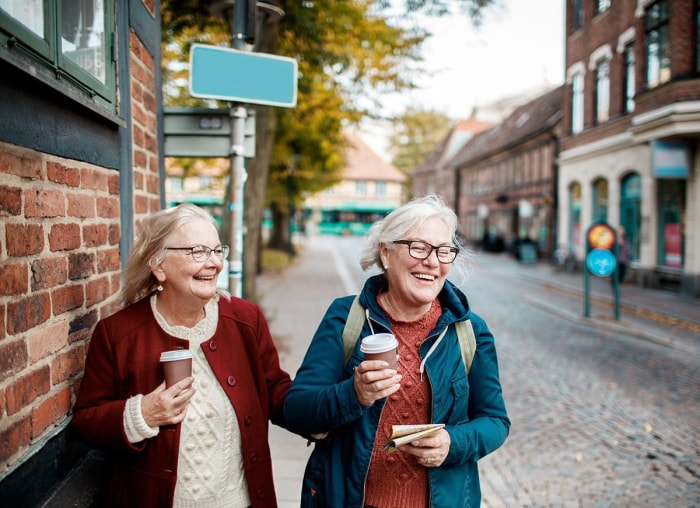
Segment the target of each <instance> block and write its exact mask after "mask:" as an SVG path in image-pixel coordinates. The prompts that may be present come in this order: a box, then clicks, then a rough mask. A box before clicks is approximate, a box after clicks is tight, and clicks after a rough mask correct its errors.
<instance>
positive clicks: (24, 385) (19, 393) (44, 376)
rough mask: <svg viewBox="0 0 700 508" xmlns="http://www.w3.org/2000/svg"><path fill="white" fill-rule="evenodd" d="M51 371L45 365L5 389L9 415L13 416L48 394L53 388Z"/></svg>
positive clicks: (19, 378) (17, 379)
mask: <svg viewBox="0 0 700 508" xmlns="http://www.w3.org/2000/svg"><path fill="white" fill-rule="evenodd" d="M50 375H51V372H50V369H49V366H48V365H44V366H43V367H40V368H38V369H36V370H34V371H32V372H30V373H29V374H27V375H25V376H21V377H18V378H16V379H15V380H14V381H13V382H11V383H10V384H9V385H8V386H7V388H6V389H5V399H6V401H7V414H8V416H11V415H13V414H15V413H17V412H18V411H20V410H21V409H23V408H25V407H27V406H29V405H31V404H32V402H34V401H35V400H36V399H37V398H39V397H40V396H42V395H43V394H45V393H48V391H49V388H50V387H51V380H50Z"/></svg>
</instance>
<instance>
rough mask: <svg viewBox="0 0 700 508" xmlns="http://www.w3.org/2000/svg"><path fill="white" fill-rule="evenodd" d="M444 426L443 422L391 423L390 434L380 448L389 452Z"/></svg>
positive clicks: (431, 433) (433, 432)
mask: <svg viewBox="0 0 700 508" xmlns="http://www.w3.org/2000/svg"><path fill="white" fill-rule="evenodd" d="M444 426H445V424H444V423H428V424H425V425H392V426H391V436H390V437H389V441H387V442H386V443H385V444H384V446H382V450H387V451H388V452H389V453H391V452H393V451H395V450H396V449H397V448H400V447H401V446H403V445H405V444H407V443H410V442H411V441H415V440H416V439H420V438H422V437H427V436H431V435H433V434H435V433H436V432H437V431H438V430H440V429H441V428H443V427H444Z"/></svg>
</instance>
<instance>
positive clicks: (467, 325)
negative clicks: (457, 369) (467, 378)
mask: <svg viewBox="0 0 700 508" xmlns="http://www.w3.org/2000/svg"><path fill="white" fill-rule="evenodd" d="M455 328H457V340H458V341H459V349H460V351H461V352H462V361H463V362H464V368H465V369H467V375H469V370H470V369H471V368H472V361H473V360H474V354H475V353H476V337H475V335H474V328H473V327H472V322H471V320H469V319H467V320H465V321H457V322H456V323H455Z"/></svg>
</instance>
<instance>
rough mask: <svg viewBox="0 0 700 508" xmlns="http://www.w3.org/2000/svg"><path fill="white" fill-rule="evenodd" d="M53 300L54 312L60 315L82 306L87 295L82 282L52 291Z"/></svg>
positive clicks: (55, 314)
mask: <svg viewBox="0 0 700 508" xmlns="http://www.w3.org/2000/svg"><path fill="white" fill-rule="evenodd" d="M51 301H52V302H53V314H54V316H59V315H61V314H63V313H64V312H68V311H69V310H73V309H77V308H78V307H82V305H83V303H84V302H85V295H84V290H83V286H82V284H76V285H73V286H63V287H60V288H58V289H55V290H53V291H52V292H51Z"/></svg>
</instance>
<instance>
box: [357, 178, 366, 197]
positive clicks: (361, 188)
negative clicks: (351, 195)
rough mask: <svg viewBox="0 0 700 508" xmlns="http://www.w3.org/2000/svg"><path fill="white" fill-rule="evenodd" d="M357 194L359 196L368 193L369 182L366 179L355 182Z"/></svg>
mask: <svg viewBox="0 0 700 508" xmlns="http://www.w3.org/2000/svg"><path fill="white" fill-rule="evenodd" d="M355 194H357V195H358V196H366V195H367V182H365V181H364V180H358V181H357V182H355Z"/></svg>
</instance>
